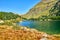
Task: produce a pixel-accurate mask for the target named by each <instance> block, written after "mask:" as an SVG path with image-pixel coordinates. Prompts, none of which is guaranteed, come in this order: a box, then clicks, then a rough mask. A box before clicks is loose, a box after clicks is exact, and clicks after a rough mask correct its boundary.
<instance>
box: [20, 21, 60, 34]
mask: <svg viewBox="0 0 60 40" xmlns="http://www.w3.org/2000/svg"><path fill="white" fill-rule="evenodd" d="M19 25H21V26H27V27H30V28H35V29H37V30H39V31H44V32H47V33H50V34H53V33H60V21H23V22H20V23H19Z"/></svg>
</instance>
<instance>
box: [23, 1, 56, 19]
mask: <svg viewBox="0 0 60 40" xmlns="http://www.w3.org/2000/svg"><path fill="white" fill-rule="evenodd" d="M56 2H57V0H42V1H41V2H39V3H38V4H37V5H35V6H34V7H33V8H32V9H30V10H29V12H28V13H27V14H25V15H23V16H22V17H25V18H28V19H29V18H38V17H39V16H43V15H47V16H48V15H49V10H50V9H51V7H52V6H54V5H55V3H56Z"/></svg>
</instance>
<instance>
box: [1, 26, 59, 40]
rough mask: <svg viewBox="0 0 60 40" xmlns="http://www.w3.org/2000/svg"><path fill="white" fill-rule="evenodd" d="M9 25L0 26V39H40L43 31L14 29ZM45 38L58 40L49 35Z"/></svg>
mask: <svg viewBox="0 0 60 40" xmlns="http://www.w3.org/2000/svg"><path fill="white" fill-rule="evenodd" d="M5 27H6V28H5ZM9 27H10V26H7V25H1V26H0V40H40V39H41V38H43V34H44V33H43V32H39V31H33V30H23V29H20V30H14V29H12V28H10V29H9ZM46 38H47V39H48V40H60V39H58V38H55V37H53V36H50V35H48V36H47V37H46Z"/></svg>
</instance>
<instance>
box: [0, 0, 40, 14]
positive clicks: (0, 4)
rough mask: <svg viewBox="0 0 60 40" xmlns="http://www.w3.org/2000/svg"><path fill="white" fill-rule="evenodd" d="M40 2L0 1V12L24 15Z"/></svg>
mask: <svg viewBox="0 0 60 40" xmlns="http://www.w3.org/2000/svg"><path fill="white" fill-rule="evenodd" d="M40 1H41V0H0V11H4V12H14V13H18V14H25V13H27V12H28V11H29V10H30V9H31V8H32V7H34V6H35V5H36V4H37V3H38V2H40Z"/></svg>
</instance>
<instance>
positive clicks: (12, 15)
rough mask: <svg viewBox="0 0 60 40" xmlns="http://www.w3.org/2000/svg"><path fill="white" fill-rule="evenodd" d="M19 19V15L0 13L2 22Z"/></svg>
mask: <svg viewBox="0 0 60 40" xmlns="http://www.w3.org/2000/svg"><path fill="white" fill-rule="evenodd" d="M17 17H20V16H19V15H17V14H14V13H12V12H0V19H1V20H10V19H16V18H17Z"/></svg>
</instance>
